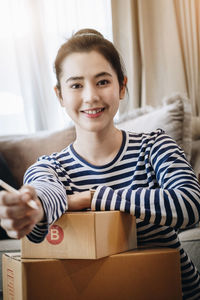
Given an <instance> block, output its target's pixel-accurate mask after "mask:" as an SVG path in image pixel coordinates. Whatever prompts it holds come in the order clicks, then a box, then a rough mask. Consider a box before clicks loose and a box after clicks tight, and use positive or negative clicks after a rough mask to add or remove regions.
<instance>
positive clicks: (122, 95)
mask: <svg viewBox="0 0 200 300" xmlns="http://www.w3.org/2000/svg"><path fill="white" fill-rule="evenodd" d="M127 80H128V79H127V77H126V76H124V81H123V85H122V87H121V88H120V92H119V98H120V99H121V100H122V99H124V96H125V93H126V85H127Z"/></svg>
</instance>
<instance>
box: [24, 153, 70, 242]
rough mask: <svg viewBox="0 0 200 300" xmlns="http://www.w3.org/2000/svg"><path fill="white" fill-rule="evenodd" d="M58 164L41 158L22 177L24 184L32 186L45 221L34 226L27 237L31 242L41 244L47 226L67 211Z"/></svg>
mask: <svg viewBox="0 0 200 300" xmlns="http://www.w3.org/2000/svg"><path fill="white" fill-rule="evenodd" d="M61 173H62V169H61V167H60V164H59V163H58V162H57V161H56V160H54V159H50V158H49V157H43V158H41V160H40V161H38V162H37V163H35V164H34V165H33V166H31V167H30V168H29V169H28V170H27V172H26V173H25V176H24V183H25V184H30V185H32V186H33V187H34V188H35V190H36V193H37V196H38V198H39V199H40V201H41V203H42V205H43V209H44V215H45V220H44V222H41V223H38V224H36V225H35V227H34V229H33V231H32V232H31V233H30V234H29V235H28V238H29V239H30V240H31V241H34V242H36V243H38V242H41V241H42V240H43V239H44V238H45V236H46V234H47V233H48V228H49V225H51V224H52V223H54V222H55V221H56V220H57V219H58V218H59V217H60V216H61V215H62V214H63V213H64V212H65V210H66V209H67V199H66V189H65V187H64V185H63V183H62V181H61V178H62V180H63V177H62V176H61V177H60V176H59V174H61Z"/></svg>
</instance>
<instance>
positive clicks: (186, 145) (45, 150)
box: [0, 93, 200, 293]
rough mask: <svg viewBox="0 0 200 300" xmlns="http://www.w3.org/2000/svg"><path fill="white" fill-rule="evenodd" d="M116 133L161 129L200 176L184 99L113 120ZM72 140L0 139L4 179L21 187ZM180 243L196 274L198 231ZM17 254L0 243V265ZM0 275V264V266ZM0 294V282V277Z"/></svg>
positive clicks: (67, 133) (198, 135) (15, 245)
mask: <svg viewBox="0 0 200 300" xmlns="http://www.w3.org/2000/svg"><path fill="white" fill-rule="evenodd" d="M115 122H116V126H117V127H118V128H120V129H124V130H131V131H135V132H150V131H152V130H154V129H157V128H162V129H163V130H165V132H166V133H167V134H169V135H170V136H171V137H172V138H173V139H174V140H175V141H176V142H177V143H178V145H179V146H180V147H182V148H183V150H184V152H185V155H186V157H187V159H188V161H189V162H190V163H191V165H192V167H193V169H194V172H195V174H196V175H197V177H199V174H200V118H198V117H192V114H191V106H190V102H189V100H188V99H187V97H186V96H185V95H182V94H178V93H177V94H174V95H172V96H170V97H167V98H165V99H163V101H162V105H161V106H159V107H151V106H146V107H143V108H137V109H135V110H134V111H132V112H130V113H127V114H126V115H124V116H121V117H120V118H119V119H116V120H115ZM74 139H75V129H74V127H68V128H65V129H62V130H60V131H56V132H49V131H42V132H37V133H34V134H29V135H12V136H11V135H10V136H2V137H0V155H1V157H2V159H3V160H4V163H5V164H6V167H7V170H8V175H9V176H10V179H11V177H12V180H13V184H14V185H15V187H20V186H21V185H22V183H23V175H24V172H25V170H26V169H27V168H28V167H29V166H30V165H31V164H32V163H34V162H35V161H36V160H37V158H38V157H39V156H41V155H43V154H51V153H53V152H56V151H60V150H61V149H63V148H65V147H66V146H67V145H68V144H69V143H71V142H73V140H74ZM179 237H180V240H181V241H182V244H183V246H184V248H185V250H186V251H187V252H188V254H189V255H190V257H191V258H192V260H193V262H194V263H195V265H196V266H197V268H198V269H199V270H200V227H199V224H197V225H196V226H195V227H193V228H190V229H187V230H183V231H181V232H180V233H179ZM9 251H20V241H18V240H12V239H4V240H0V261H1V256H2V254H3V253H4V252H9ZM0 274H1V262H0ZM0 293H2V278H1V275H0Z"/></svg>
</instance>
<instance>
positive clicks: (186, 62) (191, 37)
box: [0, 0, 200, 135]
mask: <svg viewBox="0 0 200 300" xmlns="http://www.w3.org/2000/svg"><path fill="white" fill-rule="evenodd" d="M85 27H90V28H94V29H97V30H99V31H100V32H101V33H102V34H103V35H104V36H105V37H106V38H108V39H109V40H111V41H113V42H114V44H115V45H116V47H117V48H118V50H119V52H120V53H121V55H122V57H123V59H124V62H125V66H126V69H127V74H128V89H129V96H128V97H127V100H126V101H124V103H123V104H122V106H121V107H120V110H119V115H120V114H124V113H126V111H131V110H134V109H135V108H137V107H142V106H145V105H153V106H157V105H159V104H161V101H162V99H163V98H164V97H165V96H168V95H170V94H172V93H175V92H180V93H184V94H186V95H187V96H188V97H189V99H190V101H191V104H192V113H193V115H195V116H199V115H200V29H199V28H200V0H0V134H1V135H7V134H21V133H22V134H24V133H34V132H36V131H39V130H57V129H61V128H64V127H66V126H70V124H71V123H70V120H69V118H68V117H67V116H66V114H65V113H64V112H63V111H62V109H61V107H60V105H59V103H58V100H57V98H56V96H55V94H54V90H53V87H54V85H55V82H56V81H55V75H54V71H53V64H54V59H55V56H56V53H57V50H58V48H59V47H60V45H61V44H62V43H63V42H65V40H66V39H67V38H69V37H70V36H71V35H72V33H74V32H75V31H77V30H78V29H81V28H85Z"/></svg>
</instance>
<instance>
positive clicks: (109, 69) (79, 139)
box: [0, 29, 200, 299]
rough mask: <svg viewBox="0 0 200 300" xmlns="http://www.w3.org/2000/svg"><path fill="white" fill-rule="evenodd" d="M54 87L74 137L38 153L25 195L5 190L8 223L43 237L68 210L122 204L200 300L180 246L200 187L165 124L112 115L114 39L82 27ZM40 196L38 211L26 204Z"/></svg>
mask: <svg viewBox="0 0 200 300" xmlns="http://www.w3.org/2000/svg"><path fill="white" fill-rule="evenodd" d="M55 70H56V76H57V85H56V87H55V92H56V94H57V96H58V99H59V101H60V103H61V105H62V106H63V107H64V108H65V109H66V111H67V113H68V114H69V116H70V117H71V118H72V120H73V121H74V123H75V128H76V140H75V141H74V143H73V144H71V145H69V146H68V147H67V148H66V149H64V150H63V151H61V152H60V153H54V154H52V155H50V156H43V157H41V158H39V160H38V162H36V163H35V164H34V165H33V166H31V167H30V168H29V169H28V170H27V172H26V174H25V180H24V182H25V184H27V185H24V186H23V187H22V188H21V192H20V195H19V196H17V195H14V194H12V193H6V192H4V193H3V194H1V198H0V199H1V200H0V203H1V211H3V213H1V215H0V217H1V218H3V220H2V226H4V228H5V229H6V230H7V232H8V234H9V235H10V236H11V237H17V238H21V237H22V236H24V235H28V238H29V239H30V240H31V241H33V242H40V241H42V240H43V239H44V237H45V235H46V234H47V232H48V227H49V225H50V224H52V223H53V222H54V221H55V220H57V219H58V218H59V217H60V216H61V215H62V214H63V213H64V212H65V211H66V210H81V209H86V208H91V209H92V210H120V211H124V212H128V213H131V214H133V215H135V216H136V218H137V235H138V244H139V245H148V246H163V247H166V246H167V247H172V248H177V249H179V251H180V255H181V272H182V289H183V298H184V299H199V298H200V278H199V274H198V271H197V270H196V268H195V267H194V265H193V264H192V262H191V261H190V259H189V258H188V256H187V254H186V253H185V252H184V250H183V249H182V248H181V245H180V242H179V240H178V236H177V230H178V229H179V228H185V227H187V226H191V225H194V224H195V223H197V222H199V219H200V216H199V214H200V187H199V184H198V182H197V179H196V177H195V175H194V173H193V171H192V169H191V167H190V165H189V164H188V162H187V161H186V159H185V155H184V153H183V151H182V150H181V149H180V148H179V147H178V146H177V145H176V143H175V142H174V141H173V140H172V139H171V138H170V137H169V136H167V135H166V134H165V133H164V132H163V131H162V130H156V131H155V132H152V133H141V134H136V133H134V132H125V131H121V130H118V129H117V128H116V127H115V126H114V122H113V118H114V116H115V114H116V112H117V110H118V107H119V102H120V101H122V100H123V98H124V96H125V92H126V82H127V78H126V76H125V74H124V71H123V68H122V65H121V61H120V57H119V54H118V52H117V51H116V49H115V48H114V46H113V44H112V43H111V42H109V41H108V40H106V39H104V37H103V36H102V35H101V34H100V33H99V32H97V31H95V30H91V29H84V30H80V31H78V32H77V33H76V34H75V35H74V36H72V38H71V39H69V40H68V41H67V42H66V43H65V44H64V45H62V47H61V48H60V49H59V51H58V54H57V57H56V61H55ZM31 199H34V200H35V201H36V203H37V205H38V209H33V208H31V207H29V206H28V205H27V202H28V201H29V200H31Z"/></svg>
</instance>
